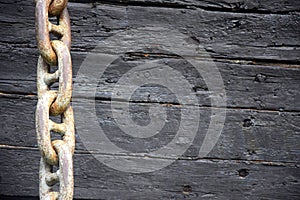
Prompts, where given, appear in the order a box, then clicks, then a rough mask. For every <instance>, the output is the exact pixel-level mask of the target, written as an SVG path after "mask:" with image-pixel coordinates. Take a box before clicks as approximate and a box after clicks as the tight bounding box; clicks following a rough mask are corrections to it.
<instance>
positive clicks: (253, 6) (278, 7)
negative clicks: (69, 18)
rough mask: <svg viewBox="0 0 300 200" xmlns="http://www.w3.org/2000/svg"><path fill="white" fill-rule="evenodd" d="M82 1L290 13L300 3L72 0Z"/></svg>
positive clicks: (278, 0) (269, 0)
mask: <svg viewBox="0 0 300 200" xmlns="http://www.w3.org/2000/svg"><path fill="white" fill-rule="evenodd" d="M71 2H80V3H101V4H105V3H112V4H125V5H143V6H153V7H173V8H190V7H198V8H202V9H207V10H215V11H221V12H242V13H247V12H253V13H281V14H282V13H288V12H294V11H299V9H300V3H299V2H298V1H294V0H286V1H281V0H255V1H253V0H214V1H213V0H205V1H203V0H122V1H121V0H104V1H103V0H101V1H100V0H71Z"/></svg>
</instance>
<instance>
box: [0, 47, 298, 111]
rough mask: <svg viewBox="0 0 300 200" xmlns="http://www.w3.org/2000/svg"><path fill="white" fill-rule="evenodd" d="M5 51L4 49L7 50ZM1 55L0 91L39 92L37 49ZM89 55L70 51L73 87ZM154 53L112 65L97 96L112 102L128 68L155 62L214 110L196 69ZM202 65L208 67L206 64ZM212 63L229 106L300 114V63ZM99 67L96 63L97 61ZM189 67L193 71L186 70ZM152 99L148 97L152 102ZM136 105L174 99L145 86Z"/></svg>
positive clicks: (226, 61) (154, 88)
mask: <svg viewBox="0 0 300 200" xmlns="http://www.w3.org/2000/svg"><path fill="white" fill-rule="evenodd" d="M4 50H5V49H3V51H4ZM5 51H6V52H5V53H3V54H2V55H0V61H1V63H0V66H1V74H0V83H1V84H0V92H2V93H12V94H36V63H37V58H36V56H32V55H34V54H37V51H36V50H33V49H31V48H16V49H14V50H13V51H17V52H22V53H16V54H13V56H12V57H11V58H10V57H9V56H10V55H11V53H10V50H9V49H6V50H5ZM86 55H87V53H84V52H72V57H73V74H74V79H73V80H74V84H77V85H78V84H80V82H79V81H78V80H77V79H76V76H77V73H78V70H79V68H80V67H81V66H82V62H83V60H84V58H85V57H86ZM155 55H156V54H153V55H150V56H149V57H147V58H146V57H144V56H143V53H141V54H138V55H127V56H126V55H125V56H122V57H123V58H122V57H120V59H119V60H118V62H115V63H114V64H112V65H110V66H109V67H108V68H107V70H106V75H103V76H100V77H99V85H98V89H97V93H96V97H97V98H99V99H110V98H111V95H112V91H113V88H114V87H115V88H119V89H120V90H123V91H124V92H126V91H127V90H128V89H129V88H128V87H129V86H128V85H122V84H121V85H120V84H119V83H118V80H119V78H120V77H122V75H123V74H125V73H126V69H127V68H124V66H138V65H142V64H144V63H145V62H148V61H151V62H156V63H157V64H165V63H169V64H168V66H170V67H173V68H174V69H175V70H177V71H179V72H180V73H181V74H183V75H184V76H185V79H186V80H188V81H189V83H190V85H191V88H190V95H192V96H194V95H196V96H197V97H198V101H199V105H203V106H211V98H210V97H209V94H210V93H209V91H208V88H207V85H206V82H205V81H204V79H203V77H201V76H197V75H196V73H195V71H194V70H193V68H192V67H191V66H190V65H189V64H188V63H186V62H184V60H182V59H179V58H158V57H155ZM200 63H203V65H207V63H206V61H205V60H203V61H201V62H200ZM214 64H215V65H216V66H217V67H218V70H219V71H220V74H221V76H222V79H223V83H224V86H225V90H226V99H227V102H226V103H227V106H228V107H230V108H255V109H260V110H277V111H279V110H287V111H299V109H300V101H299V99H300V96H299V95H300V94H299V90H298V86H299V83H300V78H299V77H300V67H299V65H297V66H294V65H282V66H276V64H274V65H272V64H267V65H260V64H258V63H245V62H240V63H234V62H231V61H228V60H223V61H222V60H217V61H215V62H214ZM95 66H97V64H96V63H95ZM187 67H188V68H189V69H190V70H187ZM181 84H182V83H181V79H174V83H173V85H178V86H180V85H181ZM89 89H90V88H87V89H84V88H83V87H82V88H80V92H81V93H84V92H88V90H89ZM148 95H150V97H149V98H148ZM132 100H133V101H139V102H169V103H174V102H175V100H174V96H172V93H171V92H170V91H168V90H165V89H163V88H162V87H161V86H159V85H152V86H147V85H144V86H143V87H142V88H141V89H140V90H138V91H137V92H136V94H135V97H133V99H132Z"/></svg>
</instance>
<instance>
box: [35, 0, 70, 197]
mask: <svg viewBox="0 0 300 200" xmlns="http://www.w3.org/2000/svg"><path fill="white" fill-rule="evenodd" d="M67 2H68V1H67V0H36V1H35V3H36V8H35V17H36V38H37V46H38V49H39V53H40V57H39V59H38V64H37V90H38V103H37V108H36V132H37V140H38V146H39V149H40V152H41V156H42V158H41V162H40V172H39V174H40V175H39V178H40V199H59V200H69V199H73V190H74V189H73V188H74V180H73V158H72V157H73V154H74V148H75V129H74V116H73V109H72V107H71V104H70V101H71V96H72V61H71V55H70V46H71V29H70V18H69V13H68V10H67V7H66V5H67ZM48 16H50V17H56V18H57V21H58V24H53V23H51V22H50V21H49V19H48ZM50 33H52V34H53V35H54V36H56V37H57V38H58V40H52V41H51V40H50ZM55 65H58V69H57V70H56V71H55V72H54V73H50V68H51V66H55ZM55 82H58V83H59V87H58V90H57V91H56V90H51V85H52V84H54V83H55ZM50 116H56V118H57V117H60V123H56V122H54V121H53V120H51V119H50ZM53 118H54V117H53ZM52 133H57V134H60V135H61V137H62V139H59V140H54V141H52V140H51V134H52ZM55 166H56V167H57V170H56V172H54V168H55ZM56 183H59V188H60V189H59V191H58V192H55V191H53V188H52V187H53V186H54V185H55V184H56Z"/></svg>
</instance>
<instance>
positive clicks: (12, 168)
mask: <svg viewBox="0 0 300 200" xmlns="http://www.w3.org/2000/svg"><path fill="white" fill-rule="evenodd" d="M0 156H1V158H3V159H1V161H0V162H1V171H0V176H1V183H0V186H1V187H0V188H1V189H0V191H1V193H0V194H2V195H7V196H9V195H11V194H16V193H17V194H18V195H19V196H31V197H36V196H37V195H38V165H35V164H33V163H38V161H39V158H40V156H39V152H38V151H37V150H31V149H27V150H25V149H23V150H19V149H1V151H0ZM103 156H105V155H103ZM107 157H108V158H109V159H117V157H116V156H113V157H110V156H107ZM3 161H5V162H3ZM74 164H75V166H76V167H75V173H74V174H75V199H76V198H78V199H147V200H148V199H222V200H223V199H224V200H226V199H241V198H242V199H270V200H271V199H291V200H292V199H298V197H299V182H298V181H299V173H298V172H299V168H297V167H296V166H293V165H291V166H288V165H283V166H270V165H268V164H253V163H247V162H243V161H222V160H196V161H189V162H188V165H187V161H185V160H178V161H176V162H175V163H173V164H172V165H170V166H168V167H167V168H164V169H162V170H159V171H156V172H153V173H147V174H127V173H121V172H119V171H115V170H112V169H110V168H107V167H106V166H105V165H103V164H101V163H99V162H98V161H97V160H96V159H95V158H94V157H93V156H92V155H90V154H75V155H74ZM7 174H10V175H9V176H8V175H7ZM16 188H18V189H16ZM16 190H17V191H16ZM32 199H33V198H32Z"/></svg>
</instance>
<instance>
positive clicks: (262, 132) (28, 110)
mask: <svg viewBox="0 0 300 200" xmlns="http://www.w3.org/2000/svg"><path fill="white" fill-rule="evenodd" d="M68 8H69V11H70V15H71V24H72V52H71V53H72V60H73V68H74V71H73V75H74V80H75V84H76V79H75V78H76V74H77V72H78V70H79V68H80V66H81V64H82V62H83V60H84V59H85V57H86V55H87V53H88V52H91V51H92V49H94V48H95V47H96V46H97V44H98V43H99V42H101V41H104V40H106V39H108V38H110V37H112V36H114V35H116V34H118V33H120V32H124V31H126V30H135V29H137V28H149V30H153V31H154V30H155V28H157V27H168V28H170V29H176V30H178V31H179V32H180V33H182V34H185V35H187V36H189V37H190V40H189V41H190V42H191V43H193V44H197V45H201V46H202V47H203V48H204V49H205V50H206V51H207V52H208V53H209V56H210V57H211V58H212V60H213V61H214V63H215V64H216V66H217V67H218V69H219V71H220V73H221V76H222V78H223V81H224V86H225V89H226V95H227V108H226V121H225V125H224V128H223V131H222V134H221V136H220V138H219V140H218V142H217V144H216V146H215V147H214V148H213V150H212V151H211V152H210V153H209V154H208V155H207V156H206V157H199V156H198V152H199V149H200V146H201V144H202V142H203V135H204V134H205V132H206V130H207V128H208V124H209V121H210V118H211V109H212V106H211V98H210V96H209V95H210V93H209V91H208V88H207V85H206V84H205V81H204V80H203V78H202V77H201V76H197V73H195V70H193V69H192V68H191V67H190V66H189V65H188V64H187V63H186V62H184V60H183V59H182V58H181V57H180V56H178V55H174V54H172V53H169V52H164V51H161V50H159V49H142V50H141V51H138V52H131V53H126V54H123V55H121V56H119V59H118V60H116V61H115V62H114V63H113V64H112V65H111V66H110V68H109V69H108V70H107V71H106V75H105V76H102V77H99V84H98V86H97V90H96V101H95V102H96V106H95V108H96V115H97V119H98V122H99V125H100V126H101V127H102V128H103V130H104V131H105V133H106V135H107V136H108V137H109V139H110V140H111V141H112V142H113V143H115V144H117V145H118V146H119V147H121V148H123V149H125V150H128V151H130V152H132V153H129V154H127V155H115V154H105V153H103V152H101V151H99V150H97V149H94V153H95V154H97V155H100V156H101V157H102V158H106V160H108V161H114V160H119V159H120V158H121V157H122V158H124V157H125V158H126V159H128V160H130V159H133V158H135V157H136V156H137V155H136V153H138V152H145V153H146V154H147V153H149V152H151V151H153V150H156V149H158V148H160V147H161V146H163V145H165V144H167V143H168V142H170V140H171V139H172V137H173V136H174V135H175V133H176V130H177V128H178V124H180V116H181V115H180V112H181V111H183V110H182V109H184V108H180V104H178V101H177V99H176V97H175V96H174V94H173V93H172V92H170V90H167V89H166V88H163V87H160V86H157V85H145V86H143V87H140V88H139V89H138V90H136V91H135V92H134V95H133V96H132V99H131V103H130V115H131V116H130V117H131V118H132V119H133V120H134V122H135V123H137V124H140V125H145V124H147V123H148V122H149V107H150V106H158V107H159V109H161V110H167V111H168V123H167V126H166V127H164V129H163V130H162V131H161V132H160V133H159V134H157V135H155V136H153V137H150V138H147V139H137V138H133V137H130V136H129V135H127V134H125V133H124V132H122V131H121V130H120V128H119V127H118V124H117V123H116V121H115V119H114V117H113V116H112V110H111V108H110V105H111V94H112V87H114V86H115V87H119V88H122V90H123V91H127V90H128V89H129V88H127V87H125V86H124V85H121V84H118V82H117V81H118V78H119V77H120V76H121V75H122V74H123V73H124V72H125V71H126V69H128V68H130V67H134V66H137V65H139V64H143V63H144V62H146V61H151V62H155V63H164V64H166V63H167V65H169V66H172V67H173V68H174V69H176V70H178V71H179V72H181V73H182V74H184V77H185V79H187V80H188V81H189V82H190V83H191V84H192V85H193V88H191V95H196V96H197V100H198V103H197V105H193V106H198V107H199V109H200V124H199V130H198V132H197V136H196V137H195V140H194V141H193V144H192V145H191V146H190V147H189V148H188V150H187V151H186V152H185V153H184V154H183V155H182V156H180V157H179V158H178V160H177V161H176V162H174V163H173V164H171V165H170V166H168V167H166V168H164V169H161V170H158V171H155V172H152V173H144V174H129V173H123V172H120V171H116V170H113V169H111V168H109V167H107V166H105V165H104V164H102V163H100V162H99V161H97V160H96V159H95V158H94V157H93V156H92V155H91V154H90V153H89V152H88V150H87V148H86V146H84V144H83V142H82V141H81V138H80V134H82V133H80V130H81V128H82V124H78V123H76V129H77V130H76V151H75V156H74V164H75V196H74V199H78V200H79V199H224V200H227V199H233V200H235V199H236V200H239V199H249V200H250V199H251V200H252V199H254V200H255V199H270V200H273V199H278V200H279V199H299V197H300V193H299V191H300V184H299V179H300V177H299V174H300V171H299V160H300V146H299V141H300V140H299V139H300V138H299V137H300V127H299V123H300V114H299V109H300V91H299V84H300V62H299V61H300V37H299V35H300V14H299V11H300V4H299V1H294V0H285V1H279V0H264V1H262V0H255V1H251V0H215V1H213V0H205V1H202V0H201V1H197V0H122V1H119V0H104V1H98V0H71V2H70V3H69V4H68ZM0 13H1V14H0V27H1V28H0V35H1V37H0V199H4V200H5V199H7V200H11V199H38V165H39V159H40V154H39V151H38V148H37V142H36V134H35V125H34V110H35V106H36V102H37V97H36V63H37V58H38V52H37V48H36V42H35V30H34V26H35V25H34V2H33V1H15V0H8V1H6V0H0ZM129 36H130V35H129ZM140 39H141V40H143V38H140ZM152 39H153V40H155V39H159V38H158V36H157V35H156V36H153V38H152ZM167 40H168V41H169V42H170V43H172V42H174V41H173V40H172V38H167ZM117 50H118V46H107V47H105V48H102V49H101V51H102V52H105V53H106V54H108V55H113V54H116V53H117ZM197 59H200V60H201V62H203V63H206V62H207V61H208V60H209V59H208V57H197ZM210 61H211V60H210ZM180 84H181V83H180V82H179V81H176V80H175V81H174V85H178V86H180ZM53 88H56V86H55V85H54V86H53ZM87 90H88V89H86V90H85V89H84V88H82V92H86V91H87ZM74 98H77V97H74ZM123 101H124V99H118V100H117V101H114V102H113V103H115V104H117V105H120V106H121V105H124V102H123ZM74 109H76V110H75V114H76V115H79V116H80V111H81V109H85V105H84V104H83V105H80V106H79V107H77V108H74ZM114 111H116V112H124V109H116V110H114ZM77 117H78V116H77ZM81 117H84V116H81ZM86 120H87V121H88V120H90V119H89V118H87V119H86ZM195 120H198V118H197V117H194V116H189V121H190V122H194V121H195ZM53 137H54V138H56V136H55V135H54V134H53ZM143 159H151V160H153V162H164V161H166V160H168V159H169V157H166V156H165V157H164V156H161V157H151V158H149V157H143ZM145 167H147V166H145Z"/></svg>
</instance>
